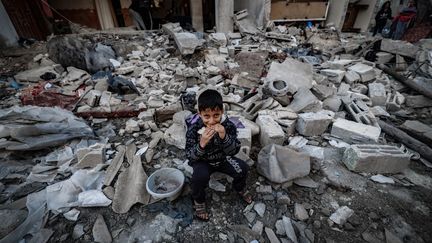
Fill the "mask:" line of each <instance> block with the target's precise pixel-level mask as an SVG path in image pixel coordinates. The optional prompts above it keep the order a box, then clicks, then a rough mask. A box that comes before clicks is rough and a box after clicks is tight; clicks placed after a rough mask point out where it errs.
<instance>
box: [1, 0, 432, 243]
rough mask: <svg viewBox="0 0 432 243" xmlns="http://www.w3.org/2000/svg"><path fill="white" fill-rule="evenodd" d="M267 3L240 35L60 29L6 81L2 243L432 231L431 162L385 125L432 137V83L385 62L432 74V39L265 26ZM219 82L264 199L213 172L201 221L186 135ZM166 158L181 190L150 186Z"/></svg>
mask: <svg viewBox="0 0 432 243" xmlns="http://www.w3.org/2000/svg"><path fill="white" fill-rule="evenodd" d="M269 2H270V1H269ZM222 3H225V1H218V4H219V5H220V4H222ZM224 6H225V5H224ZM225 7H227V6H225ZM227 8H228V7H227ZM225 10H226V9H225ZM228 10H229V9H228ZM221 14H222V13H221ZM255 14H257V13H255V12H254V11H253V9H250V8H248V9H247V10H241V11H237V12H236V14H234V15H233V16H230V17H229V18H227V19H225V20H224V21H225V22H226V23H224V24H225V25H226V26H225V25H224V26H219V28H222V29H227V30H229V31H227V32H226V33H225V32H214V31H213V32H211V33H207V32H205V33H204V32H189V31H187V30H186V29H187V28H184V27H182V26H181V25H180V23H167V24H164V25H162V29H161V30H155V31H143V32H133V33H132V34H128V35H126V36H123V35H122V34H118V33H116V32H113V33H111V34H99V35H95V34H88V36H87V35H79V36H67V37H65V38H54V39H53V40H51V41H50V42H49V44H47V45H48V47H47V49H45V50H44V52H48V54H46V53H40V55H37V56H34V55H33V56H31V58H30V59H29V61H30V63H24V64H23V65H21V66H20V67H21V69H19V71H14V72H11V74H9V73H8V74H7V75H8V76H7V77H8V79H5V80H3V76H1V77H0V81H1V82H0V85H3V84H4V85H6V86H5V88H4V90H5V92H6V91H7V92H11V93H8V95H5V96H3V93H0V95H1V97H0V98H1V99H2V107H1V108H2V109H1V110H0V149H1V150H0V160H1V162H0V215H3V217H2V218H5V219H6V224H4V225H2V226H1V227H0V243H2V242H20V241H23V240H24V239H25V241H27V240H29V239H30V237H31V240H38V239H42V240H43V239H46V241H52V242H59V241H69V240H78V241H85V242H90V241H94V242H177V241H178V242H193V241H199V242H201V241H203V242H218V241H223V242H239V241H245V242H294V243H296V242H338V240H339V241H340V239H346V241H353V242H355V241H356V240H357V239H358V237H359V236H360V235H362V237H363V239H372V240H374V239H375V240H376V239H378V241H377V242H384V241H387V242H397V240H401V239H413V242H430V241H432V238H431V236H430V234H428V233H427V230H425V229H427V228H430V227H431V226H432V225H431V224H430V223H428V222H426V220H422V219H423V218H427V217H429V214H430V210H431V209H430V206H429V205H431V203H432V202H431V201H430V197H427V195H429V194H430V188H432V186H431V185H432V184H431V179H430V177H431V174H430V170H429V169H428V168H429V167H428V165H430V163H429V162H431V161H427V160H426V159H425V158H424V156H422V154H419V153H418V151H416V150H415V149H413V148H412V146H411V147H410V146H408V145H406V144H404V143H407V142H406V141H400V140H398V139H396V138H395V137H394V136H390V135H389V134H388V133H387V132H385V131H384V125H382V123H380V122H383V121H385V122H387V123H391V124H393V126H395V127H398V128H400V129H402V130H403V131H405V132H406V133H407V134H408V135H409V136H412V137H413V138H415V139H418V140H419V141H422V142H423V143H424V144H425V145H424V146H426V147H430V144H431V142H432V128H431V126H430V124H431V122H432V120H431V119H432V101H431V97H428V93H427V92H420V91H418V90H415V89H413V88H410V87H409V86H406V85H405V84H402V83H401V82H399V81H398V79H397V78H396V77H394V76H393V75H391V74H389V73H388V72H386V71H385V70H383V69H382V67H381V66H380V65H385V66H386V67H391V68H392V70H398V72H399V74H400V75H405V76H404V77H407V78H410V79H412V80H415V81H416V82H418V83H423V84H428V82H430V80H431V78H432V76H431V71H430V70H431V69H430V65H429V66H428V65H426V64H423V66H420V65H421V64H422V63H425V62H426V63H428V62H429V63H431V62H430V60H432V58H431V57H430V56H431V55H430V49H428V48H430V47H431V46H432V44H430V43H431V42H430V41H428V40H423V41H421V42H419V43H418V44H416V43H414V44H411V43H408V42H405V41H393V40H389V39H385V38H384V39H382V40H381V41H380V43H381V44H380V45H374V47H372V44H374V43H376V41H377V40H378V39H377V38H375V37H370V36H366V35H365V34H355V33H340V32H339V31H337V30H335V29H334V28H333V27H328V28H326V27H323V28H317V27H316V26H315V25H314V24H312V27H311V28H300V27H296V26H295V25H296V24H294V22H293V23H292V24H284V23H279V24H276V25H275V24H274V23H273V24H269V25H267V26H262V27H261V26H260V27H257V25H256V24H255V23H254V21H255V20H254V19H253V16H255ZM260 15H263V16H264V15H265V13H264V12H262V13H260ZM219 17H221V16H219ZM222 17H226V16H222ZM234 25H235V26H234ZM216 29H217V28H216ZM67 43H69V44H70V45H66V44H67ZM102 43H103V44H102ZM378 43H379V42H378ZM44 45H45V44H44ZM62 51H65V52H66V51H67V53H65V54H64V55H61V53H62ZM74 55H75V59H74V58H73V56H74ZM371 55H372V57H371ZM3 59H4V58H3V57H1V58H0V61H3ZM5 60H6V59H5ZM8 60H9V59H8ZM2 63H6V61H3V62H0V64H2ZM22 67H28V70H25V69H23V68H22ZM16 68H18V66H17V67H16ZM17 70H18V69H17ZM12 80H13V81H14V82H12ZM3 81H4V82H3ZM15 83H18V84H20V85H21V86H23V87H20V88H13V87H14V86H13V85H14V84H15ZM38 85H39V86H38ZM1 88H2V89H3V86H1ZM209 88H210V89H216V90H218V91H219V92H220V93H221V94H222V96H223V99H224V112H225V115H227V119H230V120H231V121H232V122H233V123H234V124H235V125H236V127H237V131H238V139H239V141H240V143H241V149H240V151H239V153H238V154H237V155H236V156H237V157H238V158H241V159H242V160H245V161H246V163H247V164H248V165H249V167H250V169H249V178H248V181H247V189H248V191H249V193H250V194H251V195H252V197H253V199H254V202H253V203H251V204H249V205H247V204H245V203H244V202H243V201H242V200H239V198H238V195H237V193H232V194H230V191H231V188H232V183H233V178H230V177H228V176H226V175H224V174H219V173H214V174H213V175H212V176H211V177H210V182H209V188H210V190H208V194H207V201H209V200H210V201H211V203H208V204H207V210H208V211H209V212H210V221H209V222H206V223H205V226H206V230H205V231H203V230H202V226H203V223H202V222H199V221H197V220H193V219H194V214H193V213H194V212H193V208H192V201H191V199H190V184H189V183H190V177H191V175H192V173H193V168H192V167H191V166H190V165H189V164H188V160H187V159H186V156H185V153H184V148H185V145H186V138H185V135H186V132H187V128H188V125H189V124H190V122H193V121H194V119H197V116H194V114H195V113H196V112H197V107H198V106H197V98H198V96H199V94H200V93H201V92H202V91H203V90H205V89H209ZM48 91H49V93H47V92H48ZM2 92H3V91H2ZM40 94H45V95H41V96H38V95H40ZM54 94H55V95H54ZM53 97H55V98H53ZM59 97H62V98H59ZM67 97H69V98H70V97H72V98H73V99H71V100H69V99H68V98H67ZM30 98H31V99H30ZM28 100H31V101H32V102H34V104H32V105H24V102H25V101H28ZM59 101H62V102H65V104H61V105H59V103H58V102H59ZM66 103H67V104H66ZM38 104H40V105H41V106H42V104H43V106H48V107H39V106H37V105H38ZM49 104H52V105H49ZM55 106H57V107H55ZM60 106H61V107H63V108H59V107H60ZM380 124H381V126H380ZM407 141H408V140H407ZM422 151H423V150H422ZM418 162H421V163H418ZM424 165H426V168H425V167H424ZM431 166H432V165H431ZM166 167H172V168H177V169H179V170H181V171H182V172H183V173H184V175H185V176H186V177H187V179H186V185H185V186H184V188H183V190H182V193H180V194H179V195H178V197H177V198H170V199H166V200H160V199H154V198H151V196H150V194H149V193H148V191H147V189H146V181H147V179H148V175H150V174H151V173H153V172H154V171H156V170H157V169H160V168H166ZM234 181H235V180H234ZM230 184H231V185H230ZM418 192H420V193H418ZM414 193H417V194H415V195H420V196H416V197H415V199H414V197H413V195H414ZM425 195H426V196H425ZM342 205H347V206H342ZM99 207H100V209H99ZM26 208H27V210H26ZM405 211H406V212H408V213H407V214H404V215H403V217H405V219H404V218H402V216H399V214H398V212H405ZM377 214H379V215H377ZM409 215H414V216H413V218H408V217H410V216H409ZM371 216H372V217H371ZM395 217H396V218H397V219H398V222H399V224H394V225H393V223H389V219H390V218H395ZM413 219H414V220H413ZM405 221H406V222H405ZM407 222H409V224H408V223H407ZM366 228H367V230H365V229H366ZM42 240H40V242H42ZM46 241H45V242H46ZM400 242H401V241H400Z"/></svg>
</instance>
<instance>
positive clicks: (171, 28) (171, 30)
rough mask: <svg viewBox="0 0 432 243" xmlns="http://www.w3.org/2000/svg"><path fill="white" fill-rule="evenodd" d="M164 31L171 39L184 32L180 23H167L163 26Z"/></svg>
mask: <svg viewBox="0 0 432 243" xmlns="http://www.w3.org/2000/svg"><path fill="white" fill-rule="evenodd" d="M162 29H163V30H164V31H165V32H166V33H167V34H168V35H170V36H171V37H174V34H175V33H179V32H182V31H183V29H182V27H181V26H180V23H166V24H164V25H162Z"/></svg>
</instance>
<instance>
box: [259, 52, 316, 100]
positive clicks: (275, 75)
mask: <svg viewBox="0 0 432 243" xmlns="http://www.w3.org/2000/svg"><path fill="white" fill-rule="evenodd" d="M312 73H313V72H312V65H310V64H306V63H302V62H299V61H297V60H295V59H293V58H287V59H286V60H285V61H284V62H283V63H278V62H272V64H271V65H270V69H269V71H268V74H267V77H266V81H275V80H284V81H286V82H287V83H288V84H289V92H291V93H292V94H294V93H296V92H297V91H298V90H299V89H300V88H304V89H310V88H312V80H313V74H312Z"/></svg>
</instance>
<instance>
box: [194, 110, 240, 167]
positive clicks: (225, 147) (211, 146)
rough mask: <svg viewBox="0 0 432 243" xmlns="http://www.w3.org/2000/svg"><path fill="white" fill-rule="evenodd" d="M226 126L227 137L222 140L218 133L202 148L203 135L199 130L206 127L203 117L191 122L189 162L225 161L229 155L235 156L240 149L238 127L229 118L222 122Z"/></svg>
mask: <svg viewBox="0 0 432 243" xmlns="http://www.w3.org/2000/svg"><path fill="white" fill-rule="evenodd" d="M221 125H222V126H224V127H225V138H224V139H223V140H222V139H221V138H220V137H219V135H218V134H217V133H216V134H215V135H214V136H213V138H212V139H211V140H210V141H209V143H208V144H207V145H206V146H205V148H204V149H202V148H201V147H200V145H199V141H200V138H201V135H200V134H198V130H200V129H201V128H202V127H204V123H203V121H202V119H201V118H198V119H196V121H194V122H193V123H192V124H189V126H188V130H187V133H186V156H187V158H188V159H189V164H192V163H194V162H196V161H206V162H209V163H210V164H215V163H218V162H223V161H225V160H226V157H227V156H234V155H236V154H237V153H238V152H239V151H240V141H239V140H238V139H237V128H236V126H235V125H234V123H232V122H231V121H230V120H229V119H228V118H225V120H223V121H222V122H221Z"/></svg>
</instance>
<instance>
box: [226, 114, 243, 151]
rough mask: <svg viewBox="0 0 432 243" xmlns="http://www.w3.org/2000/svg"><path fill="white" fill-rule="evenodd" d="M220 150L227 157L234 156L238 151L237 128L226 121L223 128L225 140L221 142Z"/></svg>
mask: <svg viewBox="0 0 432 243" xmlns="http://www.w3.org/2000/svg"><path fill="white" fill-rule="evenodd" d="M222 150H223V151H224V153H225V154H226V155H228V156H234V155H236V154H237V153H238V152H239V151H240V141H239V140H238V139H237V128H236V126H235V125H234V123H232V122H231V121H228V122H227V123H226V126H225V138H224V139H223V140H222Z"/></svg>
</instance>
